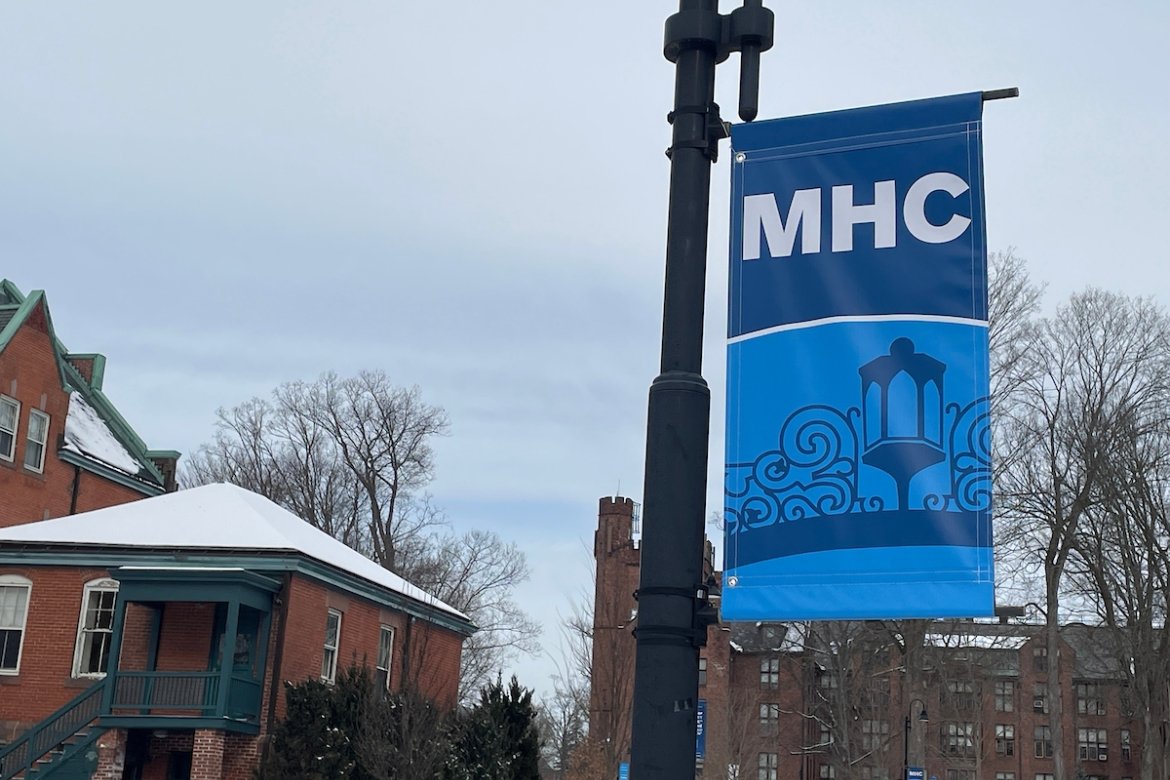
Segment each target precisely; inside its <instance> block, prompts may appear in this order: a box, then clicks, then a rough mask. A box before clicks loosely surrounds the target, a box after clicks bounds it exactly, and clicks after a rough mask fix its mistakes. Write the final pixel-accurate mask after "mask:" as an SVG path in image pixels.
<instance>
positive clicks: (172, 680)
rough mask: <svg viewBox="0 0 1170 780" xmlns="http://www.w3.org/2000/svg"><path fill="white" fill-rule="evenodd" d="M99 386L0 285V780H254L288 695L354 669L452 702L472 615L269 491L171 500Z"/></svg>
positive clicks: (100, 370)
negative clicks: (299, 514) (288, 687)
mask: <svg viewBox="0 0 1170 780" xmlns="http://www.w3.org/2000/svg"><path fill="white" fill-rule="evenodd" d="M104 373H105V358H104V357H103V356H101V355H98V354H90V353H85V354H79V353H72V352H69V350H67V349H66V348H65V346H64V345H63V344H62V343H61V342H60V341H59V340H58V339H57V336H56V333H55V331H54V328H53V320H52V316H51V314H50V311H49V306H48V302H47V301H46V298H45V295H44V293H43V292H41V291H33V292H32V293H30V294H29V295H28V296H27V297H26V296H25V295H23V294H22V293H21V292H20V290H19V289H17V288H16V286H15V285H13V284H12V283H11V282H9V281H7V280H0V780H9V779H10V778H17V777H19V778H24V779H25V780H28V778H29V777H31V775H29V774H28V772H29V768H30V767H32V766H39V767H40V770H39V771H38V772H36V775H37V776H40V777H44V776H45V775H46V774H50V771H51V776H52V777H54V778H58V779H59V780H67V779H68V778H81V777H86V778H89V777H94V778H103V779H105V778H123V777H125V778H159V780H162V779H163V778H165V779H166V780H181V779H182V778H188V777H194V778H220V777H224V778H248V779H249V780H250V779H251V778H252V776H253V774H252V773H253V771H254V769H255V767H256V765H257V762H258V760H259V758H260V756H261V754H262V752H263V749H264V746H265V744H266V739H265V738H266V736H267V734H268V733H269V732H270V730H271V728H272V725H273V724H274V722H275V721H276V720H278V719H279V718H281V717H282V716H283V713H284V706H285V704H284V696H283V688H282V686H281V685H280V684H279V683H280V682H282V681H300V680H305V679H312V678H323V679H327V680H328V679H332V678H333V677H334V676H335V675H336V674H337V670H338V668H339V667H344V666H347V665H350V664H354V663H358V664H366V665H368V666H370V667H371V668H373V669H374V670H375V673H376V676H377V677H378V679H379V680H380V681H381V682H382V684H384V685H386V686H387V688H388V689H397V688H400V687H401V686H402V685H404V683H405V682H407V681H409V682H410V683H411V684H413V685H415V686H417V687H418V688H419V689H420V690H422V691H423V692H424V693H427V694H429V695H430V696H431V697H432V698H435V699H436V700H438V701H439V702H441V703H443V704H445V705H447V706H453V705H454V703H455V697H456V688H457V681H458V670H459V660H460V655H461V652H462V644H463V640H464V639H465V638H466V637H467V636H468V635H469V634H470V633H471V631H472V630H473V627H472V626H471V624H470V622H469V621H468V620H467V618H466V616H464V615H462V614H461V613H459V612H457V611H455V610H453V609H451V608H450V607H448V606H447V605H444V604H442V603H440V602H438V601H436V600H434V599H433V598H431V597H430V596H429V595H427V594H426V593H423V592H422V591H420V590H419V589H418V588H415V587H413V586H412V585H410V584H409V583H407V582H405V581H403V580H401V579H400V578H398V577H396V576H395V575H393V574H390V573H389V572H387V571H385V570H383V569H382V568H381V567H379V566H377V565H376V564H374V563H373V562H372V561H369V560H368V559H366V558H364V557H362V556H361V555H359V554H357V553H356V552H354V551H352V550H350V549H349V548H347V547H345V546H344V545H341V544H340V543H339V542H336V541H334V540H333V539H331V538H330V537H328V536H326V535H324V534H322V533H320V532H318V531H316V530H314V529H313V528H311V527H310V526H309V525H308V524H306V523H304V522H302V521H301V520H300V519H298V518H296V517H295V516H293V515H291V514H289V513H288V512H285V511H284V510H282V509H280V508H279V507H277V506H276V505H274V504H272V503H271V502H269V501H267V500H266V499H263V498H261V497H260V496H256V495H254V494H251V493H247V492H246V491H242V490H239V489H238V488H234V487H229V486H223V485H218V486H208V487H205V488H200V489H197V490H192V491H185V492H182V493H175V492H173V491H174V490H175V488H176V484H175V467H176V462H177V460H178V457H179V454H178V453H177V452H172V451H166V450H151V449H148V448H147V447H146V445H145V444H144V443H143V441H142V440H141V439H140V438H139V437H138V435H137V434H136V433H135V432H134V430H133V429H132V428H131V427H130V425H129V424H128V423H127V422H126V420H125V419H124V418H123V417H122V416H121V415H120V414H119V413H118V410H117V409H116V408H115V407H114V406H113V404H112V403H111V402H110V400H109V399H108V398H107V397H106V396H105V394H104V393H103V391H102V380H103V377H104ZM139 499H146V500H143V501H139ZM131 502H133V503H131ZM225 636H226V637H234V638H235V639H234V641H228V642H225V641H224V640H223V637H225Z"/></svg>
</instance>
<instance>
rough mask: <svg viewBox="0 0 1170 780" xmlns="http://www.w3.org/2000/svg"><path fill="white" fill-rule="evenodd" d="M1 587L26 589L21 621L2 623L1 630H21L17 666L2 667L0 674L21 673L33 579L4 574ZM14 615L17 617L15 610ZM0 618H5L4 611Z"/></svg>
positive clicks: (0, 578)
mask: <svg viewBox="0 0 1170 780" xmlns="http://www.w3.org/2000/svg"><path fill="white" fill-rule="evenodd" d="M0 588H5V589H7V588H12V589H14V590H15V589H17V588H23V589H24V612H23V614H22V615H21V616H20V621H19V623H17V621H15V620H12V621H11V622H4V623H0V630H4V631H17V632H19V634H18V635H19V639H17V645H16V666H14V667H13V668H11V669H6V668H0V675H17V674H20V660H21V656H22V655H23V653H24V640H25V637H26V636H27V634H28V613H29V608H30V607H31V606H32V580H30V579H28V578H27V577H20V576H18V575H15V574H3V575H0ZM13 617H14V618H15V612H14V613H13ZM0 620H4V616H3V614H2V613H0Z"/></svg>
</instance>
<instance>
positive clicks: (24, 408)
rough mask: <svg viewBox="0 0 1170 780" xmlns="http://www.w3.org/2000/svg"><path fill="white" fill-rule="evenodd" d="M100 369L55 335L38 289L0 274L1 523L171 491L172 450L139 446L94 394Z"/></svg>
mask: <svg viewBox="0 0 1170 780" xmlns="http://www.w3.org/2000/svg"><path fill="white" fill-rule="evenodd" d="M105 368H106V359H105V358H104V357H103V356H102V355H98V354H94V353H72V352H69V351H68V350H67V349H66V348H65V346H64V345H63V344H62V343H61V342H60V341H59V340H58V339H57V336H56V333H55V332H54V330H53V318H52V316H51V315H50V313H49V304H48V301H47V300H46V298H45V294H44V292H42V291H40V290H35V291H33V292H32V293H30V294H29V295H28V296H27V297H26V296H24V295H23V294H22V293H21V292H20V290H19V289H17V287H16V286H15V285H14V284H12V282H10V281H8V280H7V279H3V280H0V527H3V526H9V525H15V524H17V523H26V522H30V521H33V520H45V519H48V518H50V517H62V516H64V515H70V514H76V513H77V512H85V511H88V510H91V509H98V508H101V507H106V506H112V505H114V504H121V503H125V502H127V501H134V500H136V499H140V498H145V497H147V496H155V495H159V494H161V493H163V492H166V491H170V490H174V489H175V464H176V461H177V460H178V457H179V453H177V452H173V451H170V450H151V449H148V448H147V447H146V445H145V444H144V443H143V441H142V440H141V439H140V438H139V437H138V435H137V434H136V433H135V432H134V429H133V428H131V427H130V426H129V425H128V424H127V423H126V421H125V419H123V418H122V415H120V414H119V413H118V410H117V409H116V408H114V405H113V404H112V403H110V401H109V399H108V398H106V396H105V394H104V393H103V392H102V379H103V377H104V375H105Z"/></svg>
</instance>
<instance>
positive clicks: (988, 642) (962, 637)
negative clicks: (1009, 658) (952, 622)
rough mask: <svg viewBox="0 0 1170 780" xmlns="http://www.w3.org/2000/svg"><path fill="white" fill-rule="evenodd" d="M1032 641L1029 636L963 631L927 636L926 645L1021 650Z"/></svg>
mask: <svg viewBox="0 0 1170 780" xmlns="http://www.w3.org/2000/svg"><path fill="white" fill-rule="evenodd" d="M1029 639H1031V637H1030V636H1028V635H1023V636H1021V635H1014V636H1012V635H1008V634H1004V633H994V634H980V633H974V632H970V633H968V632H964V631H961V630H958V631H955V632H953V633H949V634H927V635H926V637H925V643H926V645H927V646H929V647H941V648H953V649H958V648H965V647H969V648H975V649H979V650H1019V649H1020V648H1021V647H1023V646H1024V645H1026V644H1027V643H1028V640H1029Z"/></svg>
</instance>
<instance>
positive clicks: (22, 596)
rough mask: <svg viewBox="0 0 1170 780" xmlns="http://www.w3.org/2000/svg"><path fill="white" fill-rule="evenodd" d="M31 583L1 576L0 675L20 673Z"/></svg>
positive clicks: (6, 575) (18, 578)
mask: <svg viewBox="0 0 1170 780" xmlns="http://www.w3.org/2000/svg"><path fill="white" fill-rule="evenodd" d="M31 596H32V580H30V579H27V578H25V577H20V576H17V575H15V574H3V575H0V674H17V673H19V672H20V650H21V647H23V645H24V630H25V624H26V623H27V622H28V602H29V598H30V597H31Z"/></svg>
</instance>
